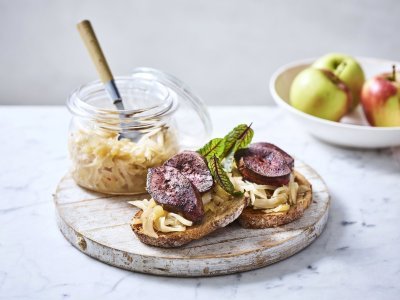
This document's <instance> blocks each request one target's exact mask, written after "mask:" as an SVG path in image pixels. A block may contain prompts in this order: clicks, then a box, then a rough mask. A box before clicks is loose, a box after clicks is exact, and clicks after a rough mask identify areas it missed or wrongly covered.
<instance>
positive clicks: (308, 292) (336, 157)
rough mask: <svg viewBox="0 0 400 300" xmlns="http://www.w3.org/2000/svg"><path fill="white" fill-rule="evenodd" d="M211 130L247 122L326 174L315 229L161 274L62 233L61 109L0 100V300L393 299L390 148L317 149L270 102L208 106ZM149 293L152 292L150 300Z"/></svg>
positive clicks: (397, 190)
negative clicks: (77, 244)
mask: <svg viewBox="0 0 400 300" xmlns="http://www.w3.org/2000/svg"><path fill="white" fill-rule="evenodd" d="M210 113H211V116H212V120H213V122H214V134H215V135H216V136H217V135H222V134H224V133H225V132H227V131H228V130H229V129H231V128H232V127H233V126H234V125H236V124H237V123H238V122H253V128H254V129H255V132H256V136H255V140H266V141H270V142H273V143H276V144H278V145H279V146H281V147H282V148H284V149H285V150H287V152H289V153H294V154H296V156H297V157H298V158H300V159H302V160H303V161H305V162H306V163H308V164H309V165H311V166H312V167H313V168H314V169H315V170H316V171H317V172H318V173H319V174H320V175H321V176H322V177H323V178H324V180H325V181H326V183H327V185H328V188H329V190H330V193H331V196H332V203H331V212H330V217H329V220H328V224H327V227H326V229H325V231H324V232H323V233H322V235H321V236H320V237H319V238H318V239H317V240H316V241H315V242H314V243H313V244H311V245H310V246H309V247H308V248H306V249H304V250H303V251H302V252H300V253H298V254H296V255H294V256H292V257H290V258H289V259H287V260H285V261H282V262H279V263H276V264H274V265H271V266H268V267H266V268H262V269H259V270H255V271H250V272H245V273H241V274H236V275H229V276H220V277H212V278H193V279H182V278H166V277H157V276H152V275H144V274H137V273H132V272H128V271H124V270H120V269H117V268H114V267H111V266H108V265H106V264H103V263H101V262H98V261H96V260H94V259H92V258H90V257H88V256H86V255H84V254H82V253H81V252H79V251H78V250H76V249H75V248H73V247H72V246H71V245H70V244H69V243H68V242H67V241H66V240H65V239H64V237H63V236H62V234H61V233H60V231H59V230H58V228H57V225H56V222H55V213H54V205H53V202H52V193H53V192H54V190H55V188H56V185H57V182H58V181H59V179H60V178H61V177H62V176H63V174H64V173H65V172H66V171H67V170H68V167H69V161H68V155H67V146H66V136H67V130H68V123H69V119H70V115H69V113H68V111H67V110H66V108H64V107H26V106H25V107H5V106H2V107H0V130H1V136H2V141H1V146H0V155H1V157H2V159H1V169H2V170H3V172H1V174H0V183H1V184H0V194H1V200H0V228H1V229H0V299H14V298H15V299H128V298H130V299H138V298H139V299H162V300H166V299H175V300H176V299H177V296H179V299H197V298H199V299H202V298H206V297H207V298H208V299H225V298H230V299H242V298H250V299H267V298H271V299H276V298H282V299H283V298H284V299H304V298H305V297H307V298H308V299H316V298H322V299H361V298H362V299H364V300H365V299H399V298H398V297H399V295H400V255H399V253H400V230H399V221H398V220H399V217H398V216H399V215H400V185H399V179H400V176H399V173H400V165H399V164H398V162H396V161H395V159H394V157H393V155H392V152H391V150H390V149H386V150H373V151H364V150H352V149H343V148H337V147H334V146H331V145H328V144H324V143H322V142H320V141H318V140H316V139H314V138H312V137H311V136H309V135H308V134H306V133H305V132H303V131H302V130H301V129H300V128H298V127H297V126H296V124H295V123H294V122H293V121H292V120H291V119H290V118H289V117H288V116H286V115H285V114H284V113H283V112H282V111H280V110H278V108H276V107H269V106H253V107H251V106H249V107H211V108H210ZM155 297H157V298H155Z"/></svg>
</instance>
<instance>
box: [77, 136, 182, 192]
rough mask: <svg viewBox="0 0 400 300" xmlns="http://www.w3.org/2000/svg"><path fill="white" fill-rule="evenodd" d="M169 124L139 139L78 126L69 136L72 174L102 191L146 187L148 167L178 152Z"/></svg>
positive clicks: (136, 190) (88, 186)
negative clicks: (119, 137)
mask: <svg viewBox="0 0 400 300" xmlns="http://www.w3.org/2000/svg"><path fill="white" fill-rule="evenodd" d="M178 148H179V146H178V142H177V139H176V136H175V134H174V132H172V130H171V129H170V128H157V129H155V130H153V131H151V132H149V133H147V134H145V135H143V136H142V137H141V139H140V140H139V141H138V142H133V141H131V140H129V139H126V138H122V139H120V140H118V135H117V134H116V133H114V132H106V131H104V130H99V129H96V130H83V129H82V130H79V131H76V132H74V133H73V134H72V135H71V136H70V139H69V150H70V155H71V158H72V161H73V163H74V165H73V170H72V175H73V177H74V179H75V181H76V182H77V183H78V184H80V185H81V186H84V187H87V188H89V189H94V190H97V191H100V192H104V193H140V192H144V191H145V184H146V176H147V169H148V168H151V167H154V166H157V165H160V164H162V163H164V161H166V160H167V159H168V158H169V157H171V156H173V155H174V154H175V153H177V152H178Z"/></svg>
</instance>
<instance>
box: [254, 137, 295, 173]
mask: <svg viewBox="0 0 400 300" xmlns="http://www.w3.org/2000/svg"><path fill="white" fill-rule="evenodd" d="M249 148H252V149H256V148H258V149H270V150H271V149H273V150H276V151H278V152H279V153H280V154H282V156H283V157H284V158H285V161H286V163H287V164H288V165H289V167H290V168H291V169H293V167H294V158H293V157H292V156H290V155H289V154H287V153H286V152H285V151H283V150H282V149H281V148H279V147H278V146H275V145H274V144H270V143H264V142H259V143H253V144H251V145H250V146H249Z"/></svg>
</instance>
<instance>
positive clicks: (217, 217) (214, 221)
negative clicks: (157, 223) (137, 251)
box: [131, 197, 247, 248]
mask: <svg viewBox="0 0 400 300" xmlns="http://www.w3.org/2000/svg"><path fill="white" fill-rule="evenodd" d="M246 205H247V199H246V198H244V197H237V198H234V199H232V200H230V201H226V202H225V203H223V204H222V205H220V206H219V207H218V209H217V211H215V212H212V211H208V212H206V214H205V217H204V219H203V221H202V222H201V223H200V224H198V225H193V226H190V227H187V228H186V230H185V231H182V232H167V233H165V232H158V231H156V232H157V234H158V237H157V238H154V237H151V236H148V235H146V234H144V233H143V227H142V225H141V224H138V225H133V224H131V227H132V230H133V232H134V233H135V234H136V236H137V237H138V238H139V240H140V241H141V242H142V243H145V244H148V245H151V246H156V247H162V248H173V247H179V246H182V245H185V244H187V243H189V242H191V241H193V240H197V239H200V238H202V237H204V236H206V235H207V234H209V233H211V232H213V231H215V230H216V229H218V228H221V227H225V226H226V225H228V224H230V223H232V222H233V221H235V220H236V219H237V218H238V217H239V216H240V214H241V213H242V211H243V209H244V208H245V207H246ZM141 214H142V211H141V210H140V211H138V212H137V213H136V214H135V216H134V218H138V217H140V215H141Z"/></svg>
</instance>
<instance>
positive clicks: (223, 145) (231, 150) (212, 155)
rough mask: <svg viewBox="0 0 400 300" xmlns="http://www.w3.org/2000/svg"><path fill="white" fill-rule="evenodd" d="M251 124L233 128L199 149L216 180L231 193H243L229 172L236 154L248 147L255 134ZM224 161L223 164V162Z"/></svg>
mask: <svg viewBox="0 0 400 300" xmlns="http://www.w3.org/2000/svg"><path fill="white" fill-rule="evenodd" d="M251 125H252V124H250V125H246V124H240V125H238V126H236V127H235V128H233V129H232V130H231V131H230V132H229V133H228V134H227V135H226V136H225V137H224V138H215V139H212V140H211V141H209V142H208V143H207V144H205V145H204V146H203V147H202V148H200V149H199V150H197V152H198V153H199V154H201V155H202V156H203V157H204V158H205V159H206V161H207V164H208V168H209V169H210V172H211V174H212V176H213V178H214V180H215V181H216V182H217V183H218V184H219V185H220V186H221V187H222V188H223V189H224V190H225V191H226V192H227V193H229V194H231V195H233V196H238V195H241V194H242V193H241V192H240V191H235V188H234V186H233V184H232V182H231V181H230V179H229V177H228V174H227V172H230V171H232V165H233V159H234V154H235V152H236V151H237V150H239V149H242V148H245V147H247V146H248V145H249V144H250V143H251V140H252V139H253V136H254V130H253V129H252V128H251ZM222 162H223V164H222Z"/></svg>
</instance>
